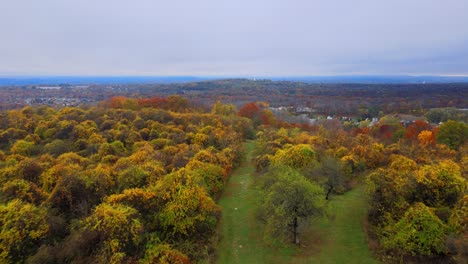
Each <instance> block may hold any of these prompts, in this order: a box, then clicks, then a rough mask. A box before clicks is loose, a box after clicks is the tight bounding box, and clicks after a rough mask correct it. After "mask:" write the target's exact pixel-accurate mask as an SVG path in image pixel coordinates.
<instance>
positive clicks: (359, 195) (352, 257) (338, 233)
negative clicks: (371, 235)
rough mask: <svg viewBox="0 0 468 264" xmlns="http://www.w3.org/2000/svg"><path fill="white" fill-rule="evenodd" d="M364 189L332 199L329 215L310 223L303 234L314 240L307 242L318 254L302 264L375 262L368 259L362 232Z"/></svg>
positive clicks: (365, 205)
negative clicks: (307, 229)
mask: <svg viewBox="0 0 468 264" xmlns="http://www.w3.org/2000/svg"><path fill="white" fill-rule="evenodd" d="M364 189H365V188H364V187H363V186H358V187H356V188H355V189H353V190H351V191H349V192H347V193H346V194H344V195H340V196H333V197H332V198H331V199H332V200H331V201H330V203H329V208H328V212H329V215H330V216H329V217H328V218H323V219H317V220H315V221H312V223H311V230H310V232H309V233H308V234H307V235H309V236H315V237H316V238H315V239H312V240H311V238H310V237H309V238H308V239H309V241H311V242H310V245H311V247H312V248H315V249H317V250H318V251H319V252H318V253H317V254H314V255H312V256H309V257H307V261H306V262H304V263H360V264H365V263H379V262H378V261H377V260H375V259H374V258H373V257H372V254H371V252H370V250H369V248H368V246H367V240H366V235H365V233H364V230H363V220H364V218H365V215H366V208H367V203H366V199H365V190H364ZM302 254H303V253H302ZM299 263H300V262H299Z"/></svg>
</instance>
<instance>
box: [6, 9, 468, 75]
mask: <svg viewBox="0 0 468 264" xmlns="http://www.w3.org/2000/svg"><path fill="white" fill-rule="evenodd" d="M0 75H90V76H97V75H126V76H138V75H143V76H175V75H179V76H180V75H185V76H187V75H190V76H321V75H468V0H282V1H279V0H229V1H228V0H197V1H193V0H184V1H182V0H164V1H163V0H41V1H38V0H0Z"/></svg>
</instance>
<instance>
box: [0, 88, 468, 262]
mask: <svg viewBox="0 0 468 264" xmlns="http://www.w3.org/2000/svg"><path fill="white" fill-rule="evenodd" d="M241 84H242V82H241ZM188 85H189V84H188ZM304 85H305V84H304ZM434 89H435V88H434ZM448 90H450V89H448ZM227 91H229V90H226V92H227ZM303 91H304V92H303V94H305V93H306V91H307V89H304V90H303ZM315 91H316V92H318V91H319V90H315ZM366 91H367V90H366ZM385 91H387V92H385ZM385 91H383V93H389V94H390V95H392V94H393V95H395V96H400V95H398V93H399V92H400V91H399V90H393V91H391V90H385ZM389 91H390V92H389ZM450 91H452V92H453V94H452V95H451V96H453V97H454V98H455V97H456V96H455V95H456V94H460V93H462V94H463V91H465V92H466V90H463V88H454V89H452V90H450ZM355 92H357V94H355V96H356V98H357V97H358V96H359V89H357V91H355ZM328 93H329V94H328V95H327V96H335V95H332V94H330V93H333V92H332V91H328ZM372 93H374V92H372ZM372 93H369V92H366V94H367V95H369V94H371V95H372ZM379 93H382V91H380V92H379V91H376V92H375V94H374V95H373V96H375V98H379V96H380V95H381V94H379ZM454 94H455V95H454ZM407 95H408V96H409V97H408V98H416V97H415V96H414V97H411V93H408V94H407ZM257 96H259V94H257ZM279 96H280V95H279V94H278V95H277V98H279ZM310 96H312V97H314V96H319V95H310ZM339 96H344V97H346V94H345V95H343V94H340V95H339ZM373 96H369V97H368V98H372V97H373ZM344 97H343V98H344ZM448 97H450V96H445V97H444V96H441V99H440V100H437V103H435V102H436V99H434V98H432V99H430V100H429V99H427V98H420V99H418V100H419V103H414V102H415V101H411V100H410V101H405V102H401V104H399V105H398V106H396V105H395V104H392V107H393V108H392V107H387V108H385V105H382V104H379V101H376V105H377V106H379V107H380V111H382V110H383V111H382V113H380V118H379V120H378V122H374V123H372V124H371V123H368V122H367V123H366V122H360V123H349V122H348V123H346V122H341V121H338V120H336V119H335V120H324V121H323V122H320V123H317V124H314V125H304V124H296V123H292V122H288V120H284V119H280V118H277V117H276V116H275V114H274V113H273V112H272V111H271V110H270V108H269V106H270V104H271V103H273V102H263V100H251V101H245V100H246V99H247V100H248V99H250V98H249V97H244V98H242V97H241V98H240V99H239V100H238V102H243V103H242V104H239V103H236V104H234V103H233V98H234V97H229V96H227V95H226V96H225V97H220V98H218V100H216V101H214V100H213V102H211V101H210V100H204V102H208V103H206V104H204V105H203V104H200V101H199V100H197V99H194V98H192V97H191V96H185V95H183V94H181V95H165V96H161V97H159V96H158V97H144V96H138V97H137V96H133V97H132V96H122V95H116V96H113V97H110V98H108V99H107V98H105V100H103V101H101V102H99V103H98V104H87V105H86V104H84V105H81V106H76V107H63V106H62V107H57V106H54V107H51V106H46V105H39V104H38V105H33V106H24V107H22V108H14V109H5V110H3V111H2V112H1V113H0V190H1V191H0V227H1V228H0V262H1V263H215V262H218V263H223V262H222V261H221V260H220V257H222V256H223V254H225V252H223V251H232V250H234V249H232V248H229V247H227V248H223V247H220V245H223V244H226V243H225V242H223V241H224V240H225V239H229V234H225V233H223V230H224V229H223V228H220V226H221V225H225V224H226V223H227V221H226V218H227V216H226V214H225V207H223V206H222V205H220V201H222V200H223V199H224V198H225V197H226V196H227V195H229V194H227V193H226V188H228V187H227V186H228V183H229V182H230V181H231V180H232V179H231V177H233V176H232V175H233V173H234V172H235V171H237V170H239V169H242V167H243V166H253V167H254V170H255V171H254V172H252V177H253V178H252V179H253V183H252V185H251V186H248V188H255V189H256V190H258V193H260V194H261V195H259V196H258V197H256V199H257V201H256V203H255V204H256V206H255V208H254V210H253V211H254V219H255V220H254V221H255V223H256V224H257V226H258V227H259V231H258V232H260V233H261V242H260V243H262V245H265V247H269V248H282V247H291V246H292V247H296V248H299V249H294V250H299V251H301V250H304V249H301V248H300V245H301V244H304V242H303V241H307V239H308V238H307V236H308V235H307V234H311V233H310V232H307V230H312V229H313V225H314V223H315V222H314V221H316V220H317V219H333V217H334V216H333V213H332V208H330V203H332V202H333V201H334V200H336V199H339V198H340V197H346V196H345V195H346V194H347V193H349V192H352V191H353V190H355V189H359V188H363V189H365V191H364V192H363V197H364V196H365V201H366V207H365V209H366V216H365V218H364V219H362V220H363V221H362V223H361V224H362V229H363V230H364V231H363V233H365V241H366V242H365V244H364V245H363V246H364V247H366V250H367V248H368V250H370V252H371V257H372V258H373V259H374V260H376V261H379V262H384V263H401V262H404V263H464V261H466V259H467V257H468V249H467V248H468V242H467V239H466V238H467V235H468V233H467V231H468V229H467V228H468V225H467V224H468V195H467V184H466V183H467V170H468V156H467V152H468V143H467V140H466V138H467V136H468V125H467V124H466V122H465V121H464V118H465V116H463V115H461V114H460V112H457V111H455V110H453V109H452V110H450V109H449V110H447V109H445V108H438V107H447V106H452V107H462V106H463V105H465V106H466V104H464V103H465V99H463V97H461V98H460V97H458V100H448V101H447V102H446V103H443V102H445V101H443V100H442V98H448ZM272 98H275V96H273V97H272ZM301 98H303V100H304V101H307V97H306V96H302V97H301ZM330 98H332V97H330ZM387 98H388V97H387ZM242 99H244V100H242ZM376 100H377V99H376ZM421 100H422V101H421ZM244 101H245V102H244ZM316 102H318V103H320V105H322V104H325V103H326V102H327V101H323V100H317V101H316ZM368 102H373V101H372V100H370V99H369V101H368ZM318 103H317V106H319V104H318ZM208 104H209V105H208ZM447 104H448V105H447ZM281 105H283V104H281ZM336 106H338V105H336ZM348 106H349V107H350V109H354V107H356V109H354V110H352V111H351V112H346V111H347V110H346V108H340V109H338V110H339V111H340V113H342V114H346V113H358V112H359V109H361V110H367V111H369V109H371V110H372V109H374V108H372V107H371V106H370V105H362V104H359V103H356V104H354V103H351V104H349V105H348ZM402 106H403V108H401V107H402ZM405 107H406V108H405ZM431 108H432V109H431ZM402 109H403V110H402ZM338 110H337V111H338ZM374 110H375V109H374ZM374 110H372V111H374ZM399 110H402V112H404V113H408V112H411V113H418V116H419V117H420V119H417V120H413V121H411V122H409V123H405V124H403V123H402V122H401V120H400V119H399V118H397V117H395V115H392V114H390V113H393V114H397V113H399V112H398V111H399ZM451 111H452V112H451ZM453 111H455V112H453ZM377 112H378V111H377ZM323 113H324V114H326V112H323ZM366 113H367V114H368V112H365V111H364V112H362V111H361V116H360V118H361V120H362V119H363V118H366ZM368 117H372V115H369V116H368ZM452 119H455V120H452ZM246 142H248V143H247V144H250V146H253V147H252V149H251V150H250V152H249V151H248V150H247V149H246V147H245V146H246ZM247 154H248V155H247ZM250 158H251V159H250ZM246 164H250V165H246ZM223 197H224V198H223ZM235 209H236V210H237V207H236V208H235ZM234 220H235V219H234ZM326 221H328V220H326ZM240 224H244V223H240ZM332 228H333V227H332ZM312 233H313V232H312ZM312 235H313V234H312ZM227 244H229V243H227ZM236 250H237V249H236ZM337 250H339V249H337ZM233 263H235V262H233ZM306 263H307V261H306ZM357 263H358V262H357Z"/></svg>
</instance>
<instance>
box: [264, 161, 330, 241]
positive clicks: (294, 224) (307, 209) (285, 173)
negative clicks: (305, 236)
mask: <svg viewBox="0 0 468 264" xmlns="http://www.w3.org/2000/svg"><path fill="white" fill-rule="evenodd" d="M265 177H266V179H265V181H264V182H263V186H262V187H263V188H264V200H263V201H262V204H261V214H262V216H263V219H264V221H265V222H266V232H267V234H269V235H272V236H278V235H279V236H280V237H283V238H285V237H288V234H289V233H292V234H293V238H294V240H293V241H294V243H295V244H299V243H300V242H299V224H300V221H301V220H306V219H308V218H310V217H312V216H319V215H322V214H323V212H324V207H325V199H323V198H324V191H323V189H322V188H321V187H320V186H318V185H317V184H315V183H313V182H310V181H308V180H307V179H305V178H304V176H302V175H301V174H300V173H299V172H298V171H297V170H294V169H292V168H290V167H286V166H280V167H275V168H272V169H271V170H270V172H269V173H268V174H266V175H265Z"/></svg>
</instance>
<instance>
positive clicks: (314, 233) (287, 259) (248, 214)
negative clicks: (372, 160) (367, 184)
mask: <svg viewBox="0 0 468 264" xmlns="http://www.w3.org/2000/svg"><path fill="white" fill-rule="evenodd" d="M245 147H246V153H247V157H246V162H244V164H242V165H241V166H240V167H239V168H238V169H237V170H236V171H234V173H233V174H232V175H231V177H230V179H229V182H228V183H227V185H226V189H225V192H224V194H223V195H222V196H221V198H220V200H219V204H220V205H221V207H222V209H223V218H222V220H221V223H220V232H221V242H220V244H219V246H218V259H217V263H220V264H229V263H240V264H244V263H245V264H249V263H377V262H376V261H375V260H373V259H372V256H371V253H370V251H369V249H368V247H367V243H366V237H365V234H364V231H363V228H362V222H363V219H364V216H365V214H366V200H365V196H364V188H363V187H362V186H361V187H358V188H355V189H354V190H352V191H350V192H348V193H346V194H344V195H341V196H333V197H332V198H331V201H330V203H329V209H328V212H329V215H330V217H329V218H323V219H317V220H314V221H312V222H311V228H309V230H308V231H307V232H304V233H303V234H301V241H302V244H301V246H299V247H297V246H295V245H293V244H289V245H284V246H282V247H281V248H275V247H271V246H267V245H265V243H263V240H262V232H261V228H260V226H259V223H258V221H257V220H256V218H255V211H256V208H257V205H258V198H259V195H260V192H259V190H257V189H256V188H255V187H254V186H253V183H254V178H253V177H254V176H253V174H254V172H255V168H254V167H253V165H252V164H251V163H250V160H251V159H252V151H253V148H254V143H253V142H248V143H246V144H245Z"/></svg>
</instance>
